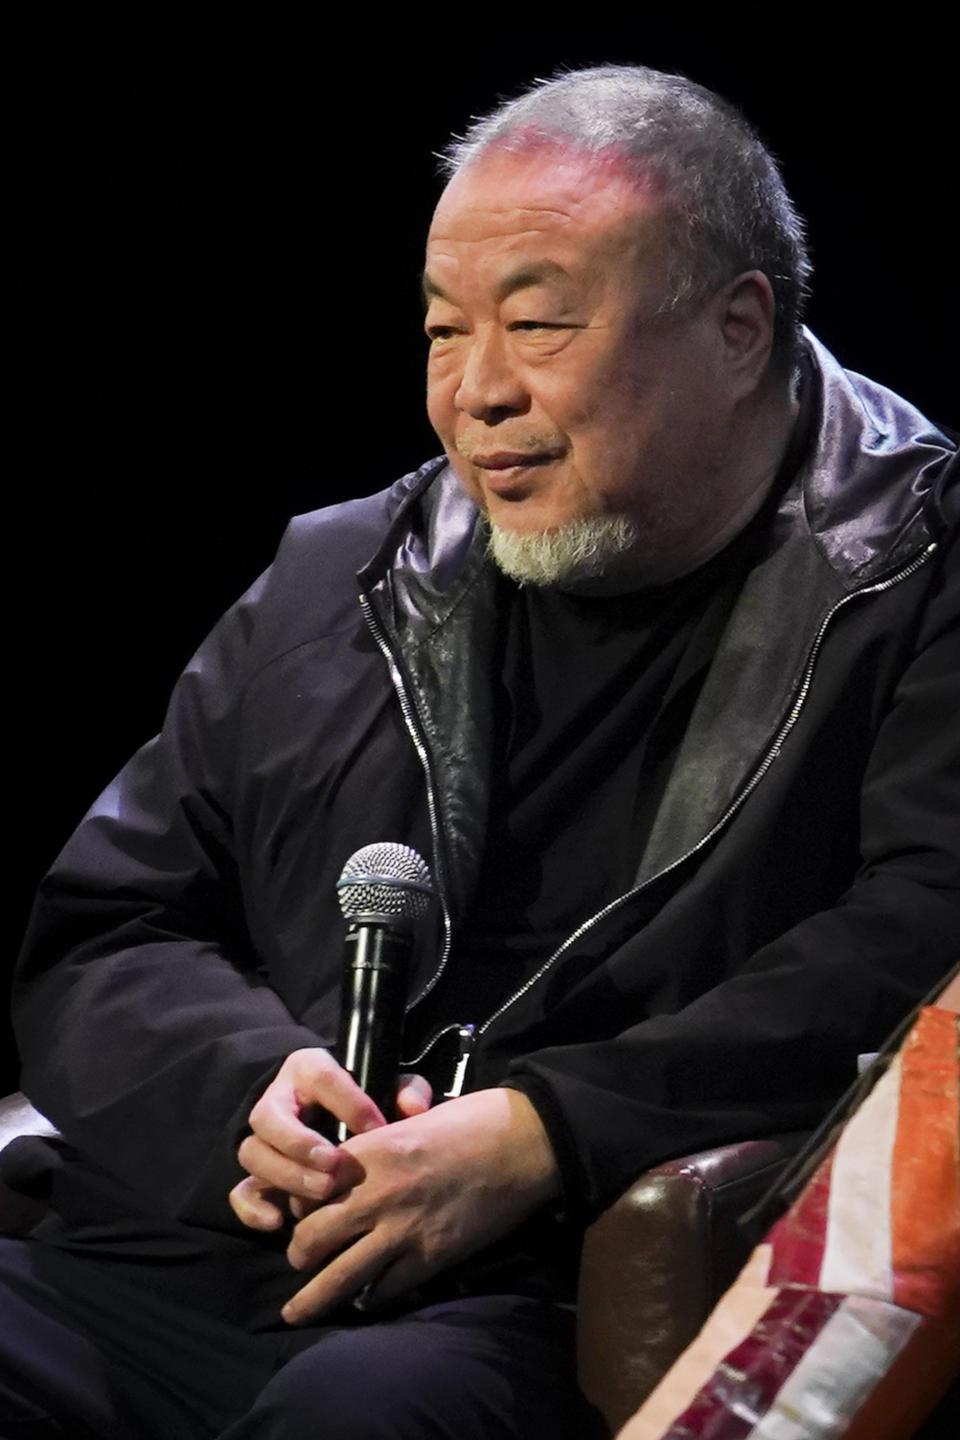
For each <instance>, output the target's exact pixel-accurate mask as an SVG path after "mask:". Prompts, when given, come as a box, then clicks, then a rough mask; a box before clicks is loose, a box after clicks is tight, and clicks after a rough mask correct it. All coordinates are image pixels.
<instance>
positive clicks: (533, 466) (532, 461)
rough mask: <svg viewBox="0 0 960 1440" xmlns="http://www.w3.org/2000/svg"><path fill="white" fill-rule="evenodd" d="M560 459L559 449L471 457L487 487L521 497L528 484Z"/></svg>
mask: <svg viewBox="0 0 960 1440" xmlns="http://www.w3.org/2000/svg"><path fill="white" fill-rule="evenodd" d="M560 458H561V452H560V451H558V450H545V451H540V452H536V451H533V452H531V451H520V450H498V451H496V452H495V453H493V454H490V455H472V456H470V463H471V465H474V466H475V467H476V468H477V469H478V470H482V471H484V488H485V489H487V490H491V491H492V492H493V493H494V494H495V495H503V496H508V497H509V496H513V497H514V498H521V494H520V493H519V492H523V493H525V491H526V487H527V483H528V482H529V480H530V479H531V477H532V476H533V474H534V472H535V471H537V470H542V469H543V468H544V466H546V465H552V464H553V463H554V462H555V461H556V460H559V459H560Z"/></svg>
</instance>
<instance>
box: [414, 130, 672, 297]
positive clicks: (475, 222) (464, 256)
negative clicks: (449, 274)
mask: <svg viewBox="0 0 960 1440" xmlns="http://www.w3.org/2000/svg"><path fill="white" fill-rule="evenodd" d="M668 231H669V219H668V212H667V207H666V205H665V203H664V201H663V198H662V195H661V193H660V190H659V187H658V186H657V185H655V184H654V183H652V182H650V183H644V182H643V181H642V180H641V179H638V178H637V177H636V176H634V175H632V174H630V173H628V171H627V169H626V167H625V165H624V164H623V162H622V161H620V160H619V159H618V158H617V157H616V156H596V155H585V154H584V153H583V152H578V151H577V150H575V149H573V148H572V147H561V146H560V145H558V144H552V145H550V146H549V147H533V148H528V149H521V150H506V149H503V148H494V149H492V150H490V151H488V152H486V153H484V154H483V155H481V156H480V157H479V158H478V159H477V160H474V161H472V162H471V163H470V164H469V165H467V166H466V167H465V168H464V169H463V170H461V171H460V172H459V173H458V174H457V175H455V176H454V177H453V179H452V180H451V181H450V183H449V185H448V186H447V188H446V189H445V190H444V192H443V194H442V196H441V197H440V202H439V204H438V205H437V209H436V211H435V213H434V217H433V223H432V225H431V227H430V233H429V236H428V238H427V274H428V277H429V276H431V275H432V272H433V270H434V269H440V270H449V269H450V268H451V266H452V267H454V268H456V269H458V270H461V269H463V268H466V270H467V271H468V272H472V271H473V270H475V269H478V268H484V269H487V268H490V267H491V266H492V267H493V268H494V269H495V268H496V266H497V264H498V263H503V264H508V263H510V262H511V260H515V259H516V258H517V256H518V255H522V256H524V257H525V258H526V257H528V256H530V255H537V254H543V255H544V256H547V257H549V258H551V259H553V260H555V261H556V262H557V264H558V265H559V266H560V267H561V269H563V270H572V271H574V272H575V271H576V269H577V268H578V267H581V266H582V265H584V264H594V265H595V264H596V263H597V262H598V261H601V262H602V259H603V257H604V256H606V257H607V258H608V259H609V260H610V261H614V260H615V259H616V258H624V257H627V256H629V258H630V259H633V258H635V257H637V256H638V255H639V256H641V257H648V258H661V257H663V256H665V254H666V249H667V243H668Z"/></svg>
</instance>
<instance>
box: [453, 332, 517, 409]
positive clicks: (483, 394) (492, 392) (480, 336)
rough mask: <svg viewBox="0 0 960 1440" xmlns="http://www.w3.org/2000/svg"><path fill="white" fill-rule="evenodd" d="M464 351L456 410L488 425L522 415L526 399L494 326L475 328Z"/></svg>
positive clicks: (502, 341)
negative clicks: (511, 416)
mask: <svg viewBox="0 0 960 1440" xmlns="http://www.w3.org/2000/svg"><path fill="white" fill-rule="evenodd" d="M465 351H466V353H465V358H464V362H463V372H462V374H461V376H460V383H459V385H458V386H457V392H456V396H455V397H454V403H455V404H456V407H457V409H458V410H462V411H463V412H464V413H465V414H467V415H470V416H471V417H472V418H473V419H474V420H483V421H485V422H486V423H487V424H488V425H495V424H496V423H497V421H498V420H505V419H506V418H507V417H508V416H510V415H519V414H522V413H523V411H524V410H525V409H526V408H527V404H528V401H529V397H528V395H527V392H526V388H525V387H524V385H523V383H522V381H521V380H520V377H519V376H518V374H517V371H516V367H515V365H514V364H513V363H512V360H511V357H510V354H509V351H508V345H507V341H506V337H505V336H504V334H503V333H502V331H500V330H498V329H496V328H495V327H493V326H491V327H489V328H487V327H483V328H478V329H477V330H476V331H474V333H473V334H472V335H471V336H470V337H469V341H468V343H467V345H466V346H465Z"/></svg>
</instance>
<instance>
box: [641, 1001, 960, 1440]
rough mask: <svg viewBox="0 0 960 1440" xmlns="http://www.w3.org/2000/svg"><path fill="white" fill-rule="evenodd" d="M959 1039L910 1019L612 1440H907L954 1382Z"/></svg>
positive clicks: (949, 1027) (950, 1016)
mask: <svg viewBox="0 0 960 1440" xmlns="http://www.w3.org/2000/svg"><path fill="white" fill-rule="evenodd" d="M953 988H954V987H951V991H952V990H953ZM945 1003H949V1004H952V1003H953V1002H952V1000H950V1001H948V1000H947V997H946V996H945V997H942V998H941V1001H940V1005H941V1006H942V1005H944V1004H945ZM958 1026H960V1020H958V1016H957V1014H956V1013H952V1011H951V1010H949V1009H944V1008H939V1007H929V1008H925V1009H923V1010H921V1011H920V1013H919V1015H918V1017H917V1020H916V1022H915V1024H914V1025H913V1027H912V1029H911V1030H910V1032H909V1035H908V1036H907V1039H906V1041H905V1043H904V1045H903V1046H902V1048H901V1050H900V1052H899V1054H898V1055H897V1057H896V1058H895V1060H894V1061H893V1063H892V1064H891V1066H890V1068H889V1069H888V1070H887V1072H886V1074H885V1075H884V1076H883V1077H882V1079H881V1080H880V1081H878V1083H877V1084H876V1086H875V1087H874V1088H873V1090H872V1091H871V1092H870V1094H869V1095H868V1097H867V1099H866V1100H865V1101H864V1102H863V1104H862V1105H861V1106H860V1108H859V1109H858V1110H857V1111H856V1112H855V1114H854V1115H853V1116H852V1118H851V1119H850V1120H849V1121H848V1122H847V1124H846V1125H845V1126H844V1128H843V1131H842V1132H841V1135H840V1138H839V1140H838V1142H837V1144H836V1145H835V1146H834V1148H833V1150H832V1151H831V1153H830V1155H829V1156H828V1157H827V1159H826V1160H825V1161H824V1162H823V1164H822V1165H821V1166H820V1168H819V1169H818V1170H817V1172H816V1174H815V1175H814V1176H813V1178H812V1180H811V1181H810V1182H809V1184H808V1185H807V1187H806V1188H805V1190H804V1191H803V1193H802V1195H801V1196H800V1197H799V1199H798V1200H797V1201H796V1202H795V1204H794V1205H793V1206H792V1207H791V1208H790V1210H789V1211H788V1212H787V1214H786V1215H784V1217H783V1218H782V1219H781V1220H780V1221H778V1223H777V1224H776V1225H775V1226H774V1228H773V1230H772V1231H771V1232H770V1234H769V1236H768V1237H767V1241H766V1243H765V1244H763V1245H761V1246H759V1247H758V1249H757V1250H756V1251H755V1252H754V1255H753V1257H752V1259H751V1261H750V1264H749V1265H748V1266H747V1268H746V1270H745V1271H744V1272H743V1274H742V1275H741V1277H740V1279H739V1280H738V1281H737V1283H736V1285H735V1286H734V1287H733V1288H732V1290H731V1291H729V1292H728V1294H727V1296H725V1297H724V1299H723V1300H722V1301H721V1303H720V1305H719V1306H718V1307H717V1310H716V1311H715V1312H714V1315H713V1316H712V1317H711V1319H710V1320H709V1321H708V1322H707V1325H706V1326H705V1327H704V1330H703V1331H702V1332H701V1335H700V1336H699V1337H698V1339H697V1340H696V1341H695V1342H694V1344H693V1345H692V1346H691V1347H690V1348H689V1349H688V1350H687V1351H686V1352H685V1354H684V1355H683V1356H682V1357H681V1359H680V1360H679V1361H678V1362H677V1364H676V1365H675V1366H674V1368H673V1369H672V1370H671V1372H670V1374H669V1375H668V1376H667V1377H666V1379H665V1380H664V1381H663V1382H662V1383H661V1385H660V1386H659V1387H658V1389H657V1390H656V1391H655V1392H654V1393H653V1395H652V1396H651V1397H650V1399H649V1400H648V1401H647V1403H646V1404H645V1405H644V1406H643V1408H642V1409H641V1410H640V1412H639V1413H638V1414H637V1415H636V1416H634V1418H633V1419H632V1420H631V1421H630V1422H629V1423H628V1424H627V1426H626V1428H625V1429H624V1430H623V1431H621V1440H835V1437H840V1436H844V1437H846V1440H907V1437H909V1436H910V1435H912V1434H913V1432H914V1430H915V1428H916V1426H917V1425H918V1424H919V1423H920V1422H921V1421H922V1419H923V1417H924V1416H925V1415H926V1414H927V1413H928V1412H929V1410H930V1409H931V1407H932V1406H933V1405H934V1404H935V1403H936V1401H937V1399H938V1398H939V1397H940V1396H941V1395H942V1394H943V1393H944V1391H945V1390H946V1389H947V1387H948V1386H949V1384H950V1381H951V1379H952V1378H953V1376H954V1375H956V1374H957V1373H958V1372H960V1058H958V1055H960V1033H958ZM956 1436H957V1440H960V1425H958V1428H957V1431H956ZM950 1440H953V1437H952V1436H951V1437H950Z"/></svg>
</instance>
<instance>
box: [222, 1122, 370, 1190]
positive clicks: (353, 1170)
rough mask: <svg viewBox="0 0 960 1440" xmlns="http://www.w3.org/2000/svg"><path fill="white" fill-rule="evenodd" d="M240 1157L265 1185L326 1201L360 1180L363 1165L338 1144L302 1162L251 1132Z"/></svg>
mask: <svg viewBox="0 0 960 1440" xmlns="http://www.w3.org/2000/svg"><path fill="white" fill-rule="evenodd" d="M237 1159H238V1160H239V1161H240V1164H241V1165H242V1166H243V1168H244V1170H247V1171H248V1172H249V1173H250V1175H251V1176H252V1177H254V1178H255V1179H256V1180H257V1182H258V1183H259V1184H260V1186H261V1188H263V1189H271V1190H282V1191H284V1192H285V1193H286V1194H287V1195H299V1196H301V1197H302V1198H303V1199H305V1200H316V1201H324V1200H329V1199H330V1198H331V1196H333V1195H338V1194H339V1193H340V1192H341V1191H343V1190H347V1189H349V1188H350V1187H351V1186H353V1185H357V1184H359V1182H360V1181H361V1180H362V1179H363V1173H364V1172H363V1166H362V1165H361V1164H360V1162H359V1161H358V1160H357V1159H356V1158H355V1157H354V1156H353V1155H351V1153H350V1151H349V1150H341V1149H338V1148H337V1147H336V1146H333V1145H331V1146H329V1148H328V1149H324V1150H322V1151H320V1152H319V1153H318V1154H317V1155H315V1156H314V1158H313V1161H312V1163H309V1164H306V1165H301V1164H299V1163H298V1162H297V1161H296V1160H291V1159H290V1158H289V1157H288V1156H286V1155H282V1154H281V1153H280V1152H279V1151H278V1150H275V1149H274V1148H273V1146H272V1145H267V1144H266V1143H265V1141H263V1140H261V1138H260V1137H259V1135H248V1136H247V1138H246V1139H245V1140H243V1141H242V1142H241V1144H240V1148H239V1150H238V1151H237Z"/></svg>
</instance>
